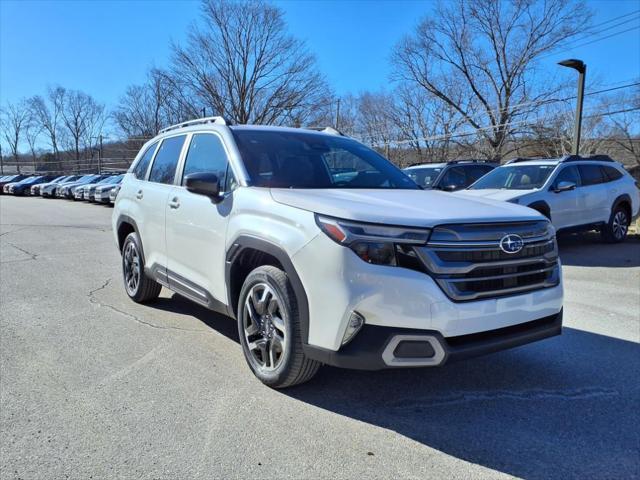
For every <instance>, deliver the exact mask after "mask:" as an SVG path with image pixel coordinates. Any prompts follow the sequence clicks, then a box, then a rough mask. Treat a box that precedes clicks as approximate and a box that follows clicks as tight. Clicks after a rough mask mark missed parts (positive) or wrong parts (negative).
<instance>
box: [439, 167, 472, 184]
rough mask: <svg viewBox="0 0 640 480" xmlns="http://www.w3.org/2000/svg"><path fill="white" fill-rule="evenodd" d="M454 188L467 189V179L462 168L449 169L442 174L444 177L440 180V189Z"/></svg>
mask: <svg viewBox="0 0 640 480" xmlns="http://www.w3.org/2000/svg"><path fill="white" fill-rule="evenodd" d="M454 186H455V187H456V188H464V187H467V186H468V184H467V177H466V175H465V173H464V168H463V167H451V168H450V169H449V170H447V171H446V172H444V176H443V177H442V180H440V187H454Z"/></svg>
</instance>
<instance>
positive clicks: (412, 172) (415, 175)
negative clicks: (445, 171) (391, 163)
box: [403, 167, 442, 188]
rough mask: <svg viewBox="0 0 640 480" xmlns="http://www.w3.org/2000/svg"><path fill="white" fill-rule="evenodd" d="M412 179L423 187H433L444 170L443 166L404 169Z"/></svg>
mask: <svg viewBox="0 0 640 480" xmlns="http://www.w3.org/2000/svg"><path fill="white" fill-rule="evenodd" d="M403 172H404V173H406V174H407V175H408V176H409V178H410V179H411V180H413V181H414V182H416V183H417V184H418V185H420V186H421V187H427V188H428V187H431V186H432V185H433V183H434V182H435V181H436V178H438V175H440V172H442V167H420V168H407V169H406V170H403Z"/></svg>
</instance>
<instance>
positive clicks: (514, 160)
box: [504, 157, 544, 165]
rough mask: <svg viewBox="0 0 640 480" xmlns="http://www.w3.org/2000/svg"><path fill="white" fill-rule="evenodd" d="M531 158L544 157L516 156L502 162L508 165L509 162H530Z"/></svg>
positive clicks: (539, 158)
mask: <svg viewBox="0 0 640 480" xmlns="http://www.w3.org/2000/svg"><path fill="white" fill-rule="evenodd" d="M533 160H544V157H516V158H512V159H511V160H507V161H506V162H504V164H505V165H509V164H510V163H520V162H530V161H533Z"/></svg>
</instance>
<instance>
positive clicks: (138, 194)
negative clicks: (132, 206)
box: [136, 190, 144, 200]
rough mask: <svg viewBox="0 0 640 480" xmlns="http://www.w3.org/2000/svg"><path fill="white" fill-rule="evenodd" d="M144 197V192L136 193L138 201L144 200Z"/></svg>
mask: <svg viewBox="0 0 640 480" xmlns="http://www.w3.org/2000/svg"><path fill="white" fill-rule="evenodd" d="M142 197H144V194H143V193H142V190H138V193H136V198H137V199H138V200H142Z"/></svg>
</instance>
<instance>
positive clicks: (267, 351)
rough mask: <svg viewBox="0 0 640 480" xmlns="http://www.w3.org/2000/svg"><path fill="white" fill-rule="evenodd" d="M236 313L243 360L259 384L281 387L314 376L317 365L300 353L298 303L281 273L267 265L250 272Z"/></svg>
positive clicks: (318, 366) (301, 351)
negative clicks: (258, 380)
mask: <svg viewBox="0 0 640 480" xmlns="http://www.w3.org/2000/svg"><path fill="white" fill-rule="evenodd" d="M237 311H238V335H239V337H240V343H241V345H242V351H243V353H244V356H245V360H246V361H247V364H248V365H249V368H251V371H252V372H253V373H254V375H255V376H256V377H258V379H260V381H261V382H262V383H264V384H265V385H268V386H270V387H273V388H285V387H290V386H292V385H296V384H299V383H303V382H306V381H308V380H310V379H311V378H312V377H313V376H314V375H315V374H316V372H317V371H318V368H320V363H319V362H316V361H314V360H311V359H309V358H307V356H306V355H305V354H304V352H303V350H302V335H301V328H300V327H301V326H300V312H299V310H298V300H297V298H296V295H295V292H294V291H293V287H292V286H291V282H289V278H288V277H287V275H286V274H285V273H284V272H283V271H282V270H280V269H279V268H276V267H273V266H270V265H265V266H262V267H258V268H256V269H255V270H253V271H252V272H251V273H250V274H249V276H247V278H246V280H245V282H244V284H243V286H242V290H241V291H240V299H239V301H238V310H237Z"/></svg>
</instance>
